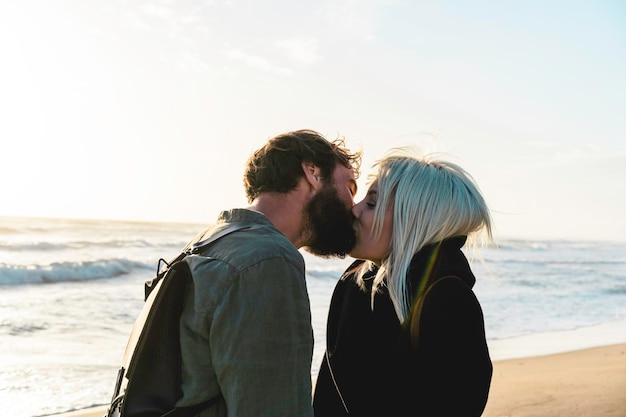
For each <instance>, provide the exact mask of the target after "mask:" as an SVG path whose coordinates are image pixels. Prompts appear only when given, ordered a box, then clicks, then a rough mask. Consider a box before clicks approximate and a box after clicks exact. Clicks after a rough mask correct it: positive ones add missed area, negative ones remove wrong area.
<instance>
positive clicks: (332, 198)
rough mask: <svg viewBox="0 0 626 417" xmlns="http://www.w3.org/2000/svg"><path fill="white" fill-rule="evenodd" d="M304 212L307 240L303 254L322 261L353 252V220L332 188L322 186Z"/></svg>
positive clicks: (354, 234)
mask: <svg viewBox="0 0 626 417" xmlns="http://www.w3.org/2000/svg"><path fill="white" fill-rule="evenodd" d="M304 210H305V211H304V214H305V218H306V219H307V222H306V226H307V227H308V229H309V233H310V237H311V238H310V239H309V242H308V244H307V245H306V246H305V248H304V249H305V250H306V251H307V252H310V253H312V254H313V255H317V256H321V257H324V258H331V257H339V258H343V257H345V256H346V254H347V253H348V252H349V251H350V250H352V248H354V245H355V244H356V233H355V232H354V228H353V222H354V216H353V215H352V211H351V210H350V209H348V208H347V207H346V205H345V204H344V203H343V202H342V201H341V200H340V199H339V195H338V194H337V190H336V189H335V188H334V187H333V186H331V185H324V187H322V189H321V190H320V191H319V192H318V193H317V194H316V195H315V196H313V198H312V199H311V201H309V203H308V204H307V205H306V207H305V209H304Z"/></svg>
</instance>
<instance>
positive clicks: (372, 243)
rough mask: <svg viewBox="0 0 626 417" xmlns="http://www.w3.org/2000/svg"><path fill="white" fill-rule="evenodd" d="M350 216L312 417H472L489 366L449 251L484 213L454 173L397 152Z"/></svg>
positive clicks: (479, 324) (456, 256) (464, 178)
mask: <svg viewBox="0 0 626 417" xmlns="http://www.w3.org/2000/svg"><path fill="white" fill-rule="evenodd" d="M376 166H377V167H378V172H377V175H376V176H375V178H374V181H373V182H372V183H371V186H370V188H369V190H368V192H367V195H366V197H365V198H364V199H363V201H361V202H360V203H358V204H357V205H355V206H354V208H353V213H354V216H355V218H356V220H355V229H356V231H357V243H356V246H355V247H354V249H353V250H352V252H351V253H350V255H351V256H352V257H354V258H357V259H360V260H359V261H356V262H355V263H354V264H353V265H352V266H351V267H350V268H348V270H347V271H346V272H345V273H344V275H343V277H342V279H341V280H340V281H339V282H338V284H337V286H336V288H335V291H334V293H333V296H332V300H331V305H330V309H329V314H328V322H327V349H326V354H325V358H324V360H323V362H322V365H321V368H320V371H319V375H318V378H317V383H316V387H315V393H314V400H313V407H314V410H315V415H316V416H319V417H333V416H342V415H348V414H349V415H350V416H394V417H396V416H450V417H465V416H468V417H469V416H480V415H481V414H482V412H483V410H484V408H485V404H486V402H487V396H488V393H489V385H490V382H491V374H492V364H491V359H490V357H489V351H488V348H487V344H486V340H485V329H484V321H483V314H482V309H481V307H480V304H479V302H478V300H477V299H476V296H475V295H474V292H473V291H472V286H473V285H474V282H475V278H474V275H473V274H472V271H471V269H470V266H469V264H468V262H467V259H466V257H465V256H464V254H463V252H462V251H461V248H462V247H463V246H464V245H465V243H466V240H467V239H468V237H472V236H473V235H476V234H477V233H478V232H479V231H481V230H482V231H485V232H486V234H487V236H488V237H489V238H491V219H490V214H489V210H488V208H487V206H486V204H485V201H484V199H483V197H482V196H481V194H480V192H479V190H478V187H477V186H476V184H475V183H474V182H473V180H472V179H471V177H470V176H469V175H468V174H467V173H466V172H465V171H464V170H463V169H462V168H461V167H459V166H457V165H455V164H452V163H449V162H445V161H436V160H428V159H419V158H417V157H416V156H413V155H412V154H408V153H406V149H396V150H392V152H391V153H390V154H388V155H387V156H386V157H384V158H383V159H382V160H380V161H379V162H378V163H377V164H376Z"/></svg>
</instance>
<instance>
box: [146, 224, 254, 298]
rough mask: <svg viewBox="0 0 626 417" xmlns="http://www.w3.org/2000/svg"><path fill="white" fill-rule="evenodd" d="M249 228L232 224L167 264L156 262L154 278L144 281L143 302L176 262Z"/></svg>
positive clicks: (190, 246) (188, 248)
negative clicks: (229, 235)
mask: <svg viewBox="0 0 626 417" xmlns="http://www.w3.org/2000/svg"><path fill="white" fill-rule="evenodd" d="M250 227H252V224H249V223H232V224H230V225H228V226H226V227H225V228H223V229H222V230H220V231H219V232H217V233H213V234H212V235H211V236H209V237H208V238H206V239H204V240H201V241H199V242H196V243H194V244H191V245H187V247H186V248H185V249H184V250H183V251H182V252H181V253H180V254H179V255H178V256H177V257H176V258H174V259H172V260H171V261H169V262H167V261H166V260H165V259H163V258H161V259H159V261H158V262H157V273H156V275H155V277H154V278H152V279H151V280H148V281H146V282H145V283H144V300H147V299H148V296H149V295H150V293H151V292H152V290H154V288H155V287H156V285H157V284H158V282H159V281H160V280H161V279H163V277H164V276H165V274H166V273H167V271H168V270H169V269H170V268H171V267H172V265H174V264H175V263H176V262H179V261H182V260H183V259H185V257H187V256H188V255H192V254H196V253H198V252H200V250H201V249H202V248H204V247H206V246H208V245H210V244H211V243H213V242H215V241H216V240H218V239H221V238H223V237H224V236H226V235H228V234H230V233H232V232H236V231H237V230H242V229H249V228H250ZM162 264H165V267H162V266H161V265H162Z"/></svg>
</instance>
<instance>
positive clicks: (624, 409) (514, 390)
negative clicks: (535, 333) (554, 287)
mask: <svg viewBox="0 0 626 417" xmlns="http://www.w3.org/2000/svg"><path fill="white" fill-rule="evenodd" d="M493 366H494V371H493V379H492V384H491V390H490V393H489V401H488V402H487V407H486V409H485V412H484V413H483V417H504V416H507V417H566V416H567V417H571V416H577V417H624V416H626V396H625V395H624V393H625V392H626V343H619V344H612V345H606V346H599V347H591V348H585V349H581V350H575V351H568V352H562V353H553V354H548V355H540V356H532V357H526V358H515V359H504V360H496V361H494V364H493ZM105 413H106V406H97V407H91V408H88V409H84V410H75V411H71V412H67V413H62V414H55V416H56V417H103V416H104V414H105Z"/></svg>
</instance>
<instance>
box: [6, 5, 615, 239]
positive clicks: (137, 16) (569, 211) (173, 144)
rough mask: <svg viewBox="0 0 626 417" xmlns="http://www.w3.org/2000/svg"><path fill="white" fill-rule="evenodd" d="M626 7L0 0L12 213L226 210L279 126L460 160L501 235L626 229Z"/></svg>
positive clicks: (211, 214) (127, 214) (374, 149)
mask: <svg viewBox="0 0 626 417" xmlns="http://www.w3.org/2000/svg"><path fill="white" fill-rule="evenodd" d="M624 51H626V3H624V2H623V1H620V0H615V1H593V2H591V1H587V2H571V1H550V0H548V1H546V0H538V1H534V0H529V1H524V2H510V1H495V0H494V1H488V2H486V1H471V2H470V1H460V0H456V1H434V0H433V1H431V0H428V1H421V0H416V1H413V0H406V1H392V0H390V1H342V0H327V1H318V2H312V1H308V2H303V1H258V2H257V1H236V0H234V1H219V0H214V1H203V2H202V1H142V0H136V1H121V0H106V1H104V0H90V1H83V0H67V1H62V0H56V1H47V0H46V1H44V0H42V1H33V0H21V1H19V2H17V1H16V2H9V1H0V53H1V54H2V65H0V120H1V122H0V138H1V140H2V164H0V184H1V187H2V193H1V197H0V215H26V216H52V217H80V218H104V219H128V220H149V221H152V220H163V221H184V222H200V223H208V222H212V221H213V220H214V218H215V216H216V215H217V213H218V212H219V211H220V210H222V209H227V208H231V207H235V206H237V207H243V206H245V205H246V201H245V198H244V192H243V187H242V172H243V168H244V164H245V161H246V159H247V157H248V155H249V154H250V152H252V151H253V150H254V149H256V148H257V147H259V146H261V145H262V144H263V143H264V142H265V141H266V139H267V138H269V137H271V136H273V135H275V134H278V133H282V132H284V131H287V130H293V129H301V128H309V129H314V130H317V131H319V132H320V133H322V134H324V135H326V136H327V137H329V138H331V139H332V138H335V137H336V136H338V135H339V136H343V137H345V139H346V142H347V144H348V145H349V146H351V147H353V148H362V149H363V151H364V153H365V160H364V175H363V176H362V178H361V180H360V181H359V185H360V187H361V191H364V190H365V188H366V184H365V179H366V176H367V173H368V172H369V166H370V165H371V163H372V162H373V161H374V160H375V159H376V158H378V157H380V156H381V155H382V154H383V153H384V152H385V151H386V150H387V149H388V148H389V147H391V146H399V145H418V146H421V147H422V148H423V149H424V150H425V151H426V152H433V151H436V152H442V153H444V154H445V155H446V157H447V158H449V159H452V160H453V161H454V162H457V163H459V164H460V165H461V166H463V167H465V168H466V169H467V170H468V171H469V172H470V173H471V174H472V175H473V176H474V178H475V179H476V181H477V182H478V184H479V186H480V187H481V189H482V190H483V192H484V194H485V197H486V199H487V202H488V204H489V205H490V207H491V209H492V211H493V215H494V220H495V225H496V237H497V238H508V237H515V238H517V237H519V238H531V239H544V238H550V239H619V240H624V236H625V235H626V221H625V220H624V214H625V213H626V140H625V139H626V53H624Z"/></svg>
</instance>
